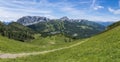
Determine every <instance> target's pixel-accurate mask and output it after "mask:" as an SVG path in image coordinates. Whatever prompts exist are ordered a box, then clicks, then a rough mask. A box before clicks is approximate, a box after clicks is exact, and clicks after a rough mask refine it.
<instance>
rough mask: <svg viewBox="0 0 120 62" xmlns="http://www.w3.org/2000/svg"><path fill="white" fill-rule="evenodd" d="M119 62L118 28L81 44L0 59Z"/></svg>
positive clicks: (5, 60) (119, 31) (4, 60)
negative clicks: (41, 52) (34, 54)
mask: <svg viewBox="0 0 120 62" xmlns="http://www.w3.org/2000/svg"><path fill="white" fill-rule="evenodd" d="M7 61H8V62H120V26H118V27H116V28H114V29H112V30H109V31H107V32H104V33H102V34H100V35H97V36H94V37H92V38H90V39H89V40H88V41H86V42H84V43H83V44H81V45H79V46H76V47H73V48H69V49H65V50H60V51H56V52H52V53H47V54H43V55H37V56H29V57H23V58H16V59H1V62H7Z"/></svg>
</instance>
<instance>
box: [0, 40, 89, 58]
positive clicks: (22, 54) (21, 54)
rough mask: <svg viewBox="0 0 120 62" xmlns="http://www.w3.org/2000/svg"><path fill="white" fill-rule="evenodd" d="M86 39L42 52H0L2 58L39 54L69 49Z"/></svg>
mask: <svg viewBox="0 0 120 62" xmlns="http://www.w3.org/2000/svg"><path fill="white" fill-rule="evenodd" d="M86 41H87V39H86V40H84V41H81V42H78V43H76V44H73V45H71V46H68V47H63V48H58V49H53V50H48V51H42V52H32V53H17V54H10V53H4V54H0V58H2V59H5V58H18V57H25V56H29V55H38V54H45V53H50V52H55V51H59V50H63V49H68V48H72V47H75V46H78V45H80V44H82V43H84V42H86Z"/></svg>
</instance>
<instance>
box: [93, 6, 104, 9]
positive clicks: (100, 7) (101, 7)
mask: <svg viewBox="0 0 120 62" xmlns="http://www.w3.org/2000/svg"><path fill="white" fill-rule="evenodd" d="M103 8H104V7H103V6H95V7H93V9H94V10H98V9H103Z"/></svg>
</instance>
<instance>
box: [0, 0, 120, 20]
mask: <svg viewBox="0 0 120 62" xmlns="http://www.w3.org/2000/svg"><path fill="white" fill-rule="evenodd" d="M28 15H29V16H45V17H48V18H51V19H53V18H61V17H63V16H68V17H69V18H73V19H87V20H90V21H104V22H106V21H118V20H120V0H0V20H1V21H16V20H17V19H19V18H20V17H22V16H28Z"/></svg>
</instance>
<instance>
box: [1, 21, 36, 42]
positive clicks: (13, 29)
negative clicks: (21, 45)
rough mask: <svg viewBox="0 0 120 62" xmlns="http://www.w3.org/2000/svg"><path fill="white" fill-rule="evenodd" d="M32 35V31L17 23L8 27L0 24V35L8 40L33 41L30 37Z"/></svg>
mask: <svg viewBox="0 0 120 62" xmlns="http://www.w3.org/2000/svg"><path fill="white" fill-rule="evenodd" d="M33 33H34V31H33V30H31V29H30V28H28V27H26V26H23V25H21V24H19V23H16V22H12V23H10V24H8V25H5V24H3V23H1V22H0V34H1V35H2V36H6V37H8V38H10V39H15V40H19V41H30V40H31V39H34V37H33V36H32V34H33Z"/></svg>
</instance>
